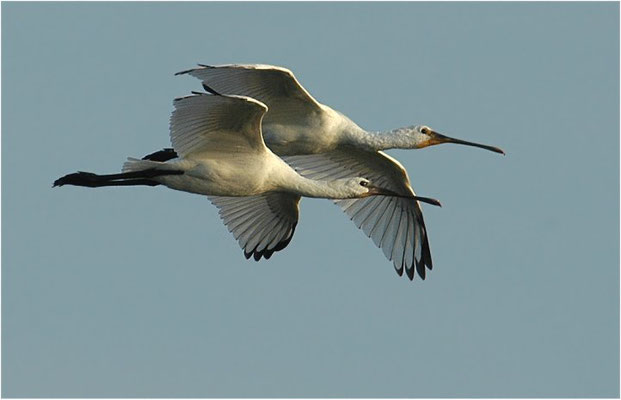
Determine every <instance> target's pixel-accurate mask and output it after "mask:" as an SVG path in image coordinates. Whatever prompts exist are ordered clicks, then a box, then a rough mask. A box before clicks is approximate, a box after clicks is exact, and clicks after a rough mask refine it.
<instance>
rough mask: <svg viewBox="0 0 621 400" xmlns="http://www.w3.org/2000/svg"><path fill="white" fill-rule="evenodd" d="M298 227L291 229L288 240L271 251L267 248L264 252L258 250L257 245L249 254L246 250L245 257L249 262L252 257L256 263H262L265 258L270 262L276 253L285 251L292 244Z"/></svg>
mask: <svg viewBox="0 0 621 400" xmlns="http://www.w3.org/2000/svg"><path fill="white" fill-rule="evenodd" d="M296 226H297V223H296V224H295V225H293V227H292V228H291V234H290V235H289V236H288V237H287V239H285V240H283V241H282V242H279V243H278V244H277V245H276V246H274V247H273V248H271V249H267V248H265V249H263V250H257V247H258V246H259V245H257V246H256V247H255V248H254V249H252V250H250V251H248V252H247V251H246V250H244V255H245V256H246V259H247V260H249V259H250V257H253V258H254V260H255V261H260V260H261V258H265V259H266V260H269V259H270V257H271V256H272V255H273V254H274V253H275V252H277V251H280V250H282V249H284V248H285V247H287V245H288V244H289V243H290V242H291V239H293V234H294V233H295V227H296Z"/></svg>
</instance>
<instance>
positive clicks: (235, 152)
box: [54, 92, 439, 261]
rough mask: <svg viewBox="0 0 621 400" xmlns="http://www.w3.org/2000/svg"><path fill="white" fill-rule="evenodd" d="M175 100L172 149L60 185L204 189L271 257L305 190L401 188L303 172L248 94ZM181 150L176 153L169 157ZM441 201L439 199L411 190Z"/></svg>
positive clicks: (256, 248) (248, 246) (343, 192)
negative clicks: (267, 131)
mask: <svg viewBox="0 0 621 400" xmlns="http://www.w3.org/2000/svg"><path fill="white" fill-rule="evenodd" d="M193 93H194V94H193V95H192V96H187V97H182V98H178V99H175V101H174V106H175V110H174V111H173V113H172V116H171V118H170V138H171V142H172V145H173V149H171V150H170V151H164V152H156V153H154V154H150V155H148V156H146V157H144V158H143V159H142V160H138V159H133V158H128V161H127V162H126V163H125V164H124V166H123V172H122V173H119V174H111V175H97V174H93V173H89V172H77V173H73V174H69V175H65V176H64V177H62V178H59V179H58V180H56V181H55V182H54V186H62V185H75V186H86V187H101V186H130V185H148V186H157V185H160V184H161V185H164V186H167V187H169V188H172V189H176V190H181V191H185V192H191V193H197V194H204V195H207V196H208V197H209V199H210V200H211V202H212V203H213V204H214V205H215V206H216V207H218V208H219V214H220V217H221V218H222V219H223V221H224V223H225V224H226V225H227V227H228V228H229V230H230V231H231V232H232V233H233V235H234V236H235V239H237V241H238V243H239V245H240V246H241V248H242V249H243V250H244V254H245V255H246V258H250V257H251V256H254V258H255V260H257V261H258V260H259V259H260V258H261V257H265V258H266V259H267V258H270V257H271V255H272V254H273V253H274V252H275V251H278V250H282V249H283V248H285V247H286V246H287V244H289V242H290V241H291V238H292V237H293V233H294V230H295V227H296V224H297V221H298V211H299V207H298V204H299V201H300V196H307V197H319V198H330V199H350V198H362V197H367V196H372V195H391V196H392V195H395V196H404V195H403V194H400V193H395V192H393V191H392V190H390V189H388V188H382V187H379V186H374V185H373V184H372V183H371V182H372V181H370V180H368V179H366V178H363V177H353V178H352V177H347V178H343V179H332V178H328V179H327V180H315V179H309V178H305V177H302V176H300V175H299V174H298V173H296V172H295V170H293V169H292V168H291V167H290V166H289V165H288V164H287V163H285V162H284V161H282V160H281V159H280V158H279V157H278V156H276V155H275V154H274V153H272V152H271V151H270V150H269V149H268V148H267V147H266V146H265V143H264V141H263V136H262V133H261V120H262V119H263V118H264V116H265V114H266V112H267V110H268V108H267V106H266V105H265V104H263V103H261V102H259V101H257V100H254V99H252V98H249V97H245V96H220V95H210V94H206V93H196V92H193ZM170 152H172V153H174V154H175V158H171V157H167V156H165V157H162V155H166V154H167V153H170ZM405 197H407V198H408V199H409V200H410V201H415V200H416V199H418V200H421V201H425V202H429V203H431V204H435V205H439V202H438V201H437V200H434V199H428V198H423V197H415V196H414V195H411V194H407V195H405Z"/></svg>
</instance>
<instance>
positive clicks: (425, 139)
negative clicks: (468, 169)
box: [405, 125, 505, 154]
mask: <svg viewBox="0 0 621 400" xmlns="http://www.w3.org/2000/svg"><path fill="white" fill-rule="evenodd" d="M405 133H406V134H407V135H408V136H409V137H410V142H411V143H412V147H413V148H416V149H422V148H423V147H427V146H433V145H436V144H442V143H456V144H463V145H466V146H474V147H480V148H482V149H485V150H489V151H493V152H495V153H500V154H505V152H504V151H503V150H502V149H501V148H499V147H494V146H488V145H485V144H479V143H473V142H467V141H465V140H461V139H455V138H452V137H449V136H444V135H442V134H440V133H438V132H436V131H434V130H433V129H431V128H430V127H428V126H427V125H416V126H413V127H411V128H410V129H407V130H406V131H405Z"/></svg>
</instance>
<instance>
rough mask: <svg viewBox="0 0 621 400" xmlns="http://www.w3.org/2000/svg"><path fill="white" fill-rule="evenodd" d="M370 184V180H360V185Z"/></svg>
mask: <svg viewBox="0 0 621 400" xmlns="http://www.w3.org/2000/svg"><path fill="white" fill-rule="evenodd" d="M368 184H369V182H367V181H360V186H365V187H366V186H367V185H368Z"/></svg>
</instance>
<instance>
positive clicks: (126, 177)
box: [54, 169, 183, 187]
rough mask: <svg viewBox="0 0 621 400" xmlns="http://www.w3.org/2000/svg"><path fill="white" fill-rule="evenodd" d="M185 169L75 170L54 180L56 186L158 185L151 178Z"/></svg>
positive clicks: (177, 172) (178, 173)
mask: <svg viewBox="0 0 621 400" xmlns="http://www.w3.org/2000/svg"><path fill="white" fill-rule="evenodd" d="M180 174H183V171H165V170H158V169H147V170H143V171H131V172H122V173H120V174H109V175H97V174H93V173H92V172H83V171H79V172H75V173H73V174H69V175H65V176H63V177H62V178H58V179H57V180H56V181H54V186H63V185H74V186H85V187H102V186H136V185H146V186H157V185H159V182H156V181H154V180H153V179H150V178H155V177H157V176H162V175H180Z"/></svg>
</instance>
